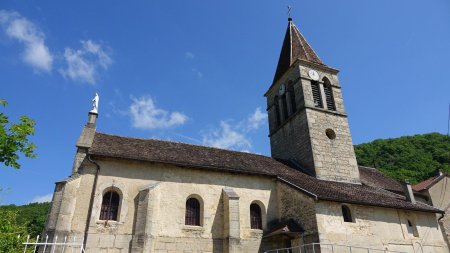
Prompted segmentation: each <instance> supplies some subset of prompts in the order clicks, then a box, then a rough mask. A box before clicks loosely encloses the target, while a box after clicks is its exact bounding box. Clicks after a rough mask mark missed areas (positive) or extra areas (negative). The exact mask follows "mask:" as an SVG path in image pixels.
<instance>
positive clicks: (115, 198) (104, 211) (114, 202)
mask: <svg viewBox="0 0 450 253" xmlns="http://www.w3.org/2000/svg"><path fill="white" fill-rule="evenodd" d="M119 204H120V196H119V194H118V193H117V192H115V191H108V192H106V193H105V194H103V200H102V208H101V210H100V220H113V221H117V215H118V213H119Z"/></svg>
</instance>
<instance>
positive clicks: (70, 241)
mask: <svg viewBox="0 0 450 253" xmlns="http://www.w3.org/2000/svg"><path fill="white" fill-rule="evenodd" d="M39 240H41V241H39ZM83 241H84V238H83V237H78V238H77V237H76V236H74V237H68V236H64V237H63V238H61V237H60V238H58V236H55V237H53V238H49V236H48V235H46V236H45V239H44V237H42V238H39V236H37V237H36V240H32V239H31V240H30V236H27V241H26V242H24V243H22V244H23V246H24V249H23V252H24V253H26V252H30V250H32V251H31V252H35V253H85V250H84V248H83Z"/></svg>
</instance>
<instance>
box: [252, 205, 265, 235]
mask: <svg viewBox="0 0 450 253" xmlns="http://www.w3.org/2000/svg"><path fill="white" fill-rule="evenodd" d="M250 227H251V228H252V229H263V227H262V214H261V207H260V206H259V205H258V204H256V203H253V204H251V205H250Z"/></svg>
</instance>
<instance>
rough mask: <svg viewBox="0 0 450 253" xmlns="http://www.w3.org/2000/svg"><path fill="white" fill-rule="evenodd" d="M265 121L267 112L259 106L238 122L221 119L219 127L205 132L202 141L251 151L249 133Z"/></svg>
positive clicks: (226, 147) (218, 146) (227, 147)
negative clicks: (231, 122)
mask: <svg viewBox="0 0 450 253" xmlns="http://www.w3.org/2000/svg"><path fill="white" fill-rule="evenodd" d="M265 122H267V113H263V112H261V109H260V108H259V107H258V108H256V110H255V112H254V113H252V114H250V115H249V116H248V117H247V118H246V119H244V120H242V121H240V122H238V123H237V124H234V125H233V124H230V123H229V122H227V121H221V122H220V127H219V128H217V129H213V130H210V131H208V132H205V133H203V135H202V136H203V138H202V143H203V145H207V146H212V147H216V148H225V149H235V150H240V151H243V152H249V148H251V147H252V144H251V141H250V138H249V137H247V134H249V133H250V132H251V131H254V130H257V129H259V128H260V127H261V126H262V125H263V124H264V123H265Z"/></svg>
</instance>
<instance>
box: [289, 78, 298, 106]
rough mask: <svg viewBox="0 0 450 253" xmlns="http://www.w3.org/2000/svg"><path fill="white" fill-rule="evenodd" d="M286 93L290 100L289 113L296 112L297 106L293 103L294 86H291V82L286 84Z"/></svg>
mask: <svg viewBox="0 0 450 253" xmlns="http://www.w3.org/2000/svg"><path fill="white" fill-rule="evenodd" d="M288 91H289V96H290V100H291V104H290V106H291V113H295V112H296V111H297V105H296V103H295V91H294V85H293V84H292V81H291V82H290V83H289V84H288Z"/></svg>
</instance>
